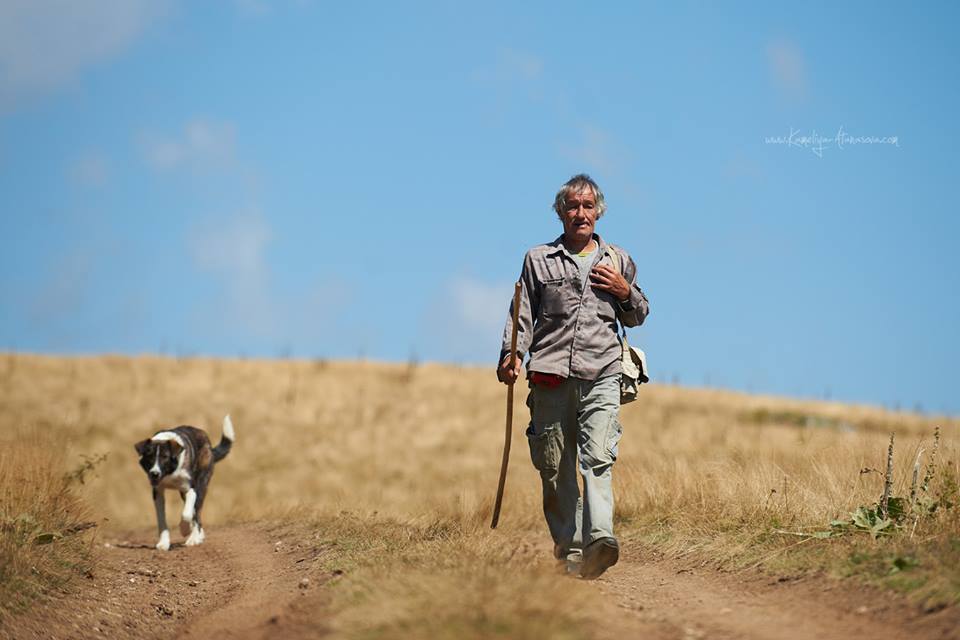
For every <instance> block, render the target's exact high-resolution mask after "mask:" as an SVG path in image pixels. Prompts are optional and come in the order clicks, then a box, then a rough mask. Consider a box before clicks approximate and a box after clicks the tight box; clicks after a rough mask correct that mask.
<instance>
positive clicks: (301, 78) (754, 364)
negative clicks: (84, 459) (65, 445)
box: [0, 0, 960, 413]
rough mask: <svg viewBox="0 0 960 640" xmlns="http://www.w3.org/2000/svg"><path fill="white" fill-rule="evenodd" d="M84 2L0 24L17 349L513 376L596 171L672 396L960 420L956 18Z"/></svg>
mask: <svg viewBox="0 0 960 640" xmlns="http://www.w3.org/2000/svg"><path fill="white" fill-rule="evenodd" d="M82 4H83V3H73V2H27V1H14V2H6V3H4V4H3V5H2V7H0V232H2V234H3V237H4V238H5V239H6V243H5V244H6V245H7V246H6V248H5V251H3V252H2V254H0V295H2V298H3V301H4V302H3V307H4V312H3V314H2V315H0V348H2V349H7V350H15V351H29V352H43V353H100V352H121V353H130V354H137V353H146V352H162V353H168V354H212V355H224V356H236V355H245V356H264V357H276V356H280V355H293V356H297V357H332V358H353V357H357V356H364V357H367V358H374V359H384V360H396V361H405V360H407V359H409V358H411V357H415V358H417V359H419V360H439V361H447V362H456V363H482V364H489V365H491V366H492V362H493V361H494V360H495V358H496V354H497V351H498V346H499V339H500V332H501V327H502V323H503V318H504V315H505V312H506V311H505V310H506V306H507V304H508V301H509V296H510V291H511V283H512V281H513V280H514V279H515V278H516V276H517V274H518V272H519V269H520V265H521V260H522V256H523V253H524V251H525V250H526V249H527V248H529V247H530V246H532V245H534V244H537V243H540V242H544V241H548V240H552V239H553V238H554V237H556V236H557V235H558V234H559V232H560V225H559V222H558V221H557V220H556V218H555V216H554V215H553V214H552V212H551V210H550V203H551V201H552V198H553V195H554V193H555V192H556V190H557V188H558V187H559V185H560V184H562V183H563V182H564V181H565V180H566V179H567V178H568V177H569V176H571V175H572V174H574V173H578V172H581V171H586V172H589V173H590V174H591V175H593V176H594V177H595V178H596V179H597V180H598V181H599V182H600V184H601V186H602V187H603V188H604V191H605V192H606V195H607V201H608V205H609V211H608V213H607V215H606V216H605V217H604V218H603V219H602V220H601V221H600V222H599V224H598V227H597V228H598V231H599V232H600V234H601V235H603V236H604V238H606V239H607V240H609V241H613V242H616V243H618V244H620V245H622V246H624V247H625V248H626V249H627V250H628V251H630V252H631V254H632V255H633V256H634V258H635V260H636V262H637V264H638V266H639V274H640V275H639V281H640V284H641V286H642V287H643V289H644V290H645V291H646V292H647V294H648V296H649V298H650V301H651V315H650V318H649V319H648V322H647V324H646V325H644V326H643V327H641V328H639V329H635V330H632V331H631V338H632V340H633V341H634V342H637V343H640V344H641V345H642V346H643V347H644V348H645V350H646V351H647V353H648V357H649V359H650V364H651V368H652V373H653V376H654V378H655V379H658V380H661V381H666V382H670V381H678V382H680V383H681V384H689V385H697V386H700V385H709V386H720V387H727V388H733V389H741V390H745V391H751V392H764V393H774V394H785V395H793V396H801V397H825V396H826V397H831V398H833V399H838V400H844V401H851V402H867V403H873V404H882V405H885V406H888V407H902V408H904V409H912V408H914V407H920V408H922V409H923V410H925V411H932V412H948V413H958V412H960V398H958V395H957V388H958V386H957V375H956V373H955V367H956V363H957V362H960V340H958V338H957V330H956V328H957V327H958V326H960V301H958V281H960V278H958V276H960V257H958V251H957V239H958V237H960V223H958V220H957V213H958V211H957V209H958V207H957V201H958V199H957V196H956V190H955V189H956V185H957V184H958V183H960V180H958V178H960V175H958V172H960V169H958V163H957V162H956V148H955V145H956V144H957V141H958V140H960V135H958V134H960V131H958V128H960V125H958V123H957V118H956V115H955V114H957V113H960V82H958V80H960V77H958V75H960V64H958V62H960V48H958V44H957V40H956V38H955V34H954V33H953V27H954V25H956V24H957V19H958V17H960V16H958V10H957V9H956V8H955V5H953V4H948V3H945V2H944V3H930V4H925V5H924V6H923V7H920V8H916V7H909V6H906V5H893V4H892V3H891V4H887V3H859V4H854V3H843V4H842V5H836V4H827V3H822V4H815V3H805V4H804V5H803V6H802V7H788V6H787V5H785V4H782V5H781V4H774V3H757V4H754V5H751V4H746V3H743V4H730V5H728V6H726V7H718V6H712V5H709V6H708V5H706V3H691V4H683V3H669V4H667V3H663V4H641V3H605V4H603V5H602V6H599V7H598V6H593V7H587V6H585V5H578V4H569V3H567V4H564V3H555V2H553V3H549V4H548V3H524V5H523V6H522V7H516V6H513V5H515V4H518V3H502V4H498V3H484V6H483V8H480V7H479V5H477V4H475V3H473V4H467V3H449V2H438V3H416V4H410V5H406V6H402V7H401V6H400V5H399V4H394V3H336V4H334V3H330V4H327V3H322V2H308V1H301V2H280V1H277V2H271V1H267V0H263V1H256V0H248V1H246V2H227V1H223V2H203V3H199V2H198V3H187V2H176V1H172V0H169V1H166V2H155V1H150V2H148V1H146V0H129V1H126V0H125V1H120V0H113V1H106V0H105V1H103V2H97V3H87V6H81V5H82ZM347 5H349V6H347ZM841 130H842V131H843V132H844V133H845V136H844V137H843V140H844V144H843V145H842V148H841V146H840V145H838V144H837V142H836V140H835V138H836V137H837V133H838V131H841ZM791 134H792V135H793V138H792V139H793V142H794V143H793V144H783V142H784V140H785V139H788V138H789V137H790V136H791ZM814 136H817V137H818V138H819V140H817V141H816V142H815V143H807V142H805V141H804V138H811V139H812V138H814ZM846 136H849V137H846Z"/></svg>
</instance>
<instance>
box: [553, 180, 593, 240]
mask: <svg viewBox="0 0 960 640" xmlns="http://www.w3.org/2000/svg"><path fill="white" fill-rule="evenodd" d="M560 220H561V221H562V222H563V235H564V236H565V237H566V238H567V239H568V240H583V241H587V242H589V241H590V238H591V237H592V236H593V229H594V227H595V226H596V224H597V199H596V198H595V197H594V195H593V189H591V188H590V187H584V188H583V189H582V190H581V191H579V192H576V193H569V194H567V202H566V205H565V206H564V210H563V211H561V212H560Z"/></svg>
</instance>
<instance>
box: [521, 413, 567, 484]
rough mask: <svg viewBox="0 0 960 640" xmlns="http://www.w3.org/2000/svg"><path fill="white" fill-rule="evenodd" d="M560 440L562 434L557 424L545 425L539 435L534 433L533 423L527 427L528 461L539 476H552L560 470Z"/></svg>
mask: <svg viewBox="0 0 960 640" xmlns="http://www.w3.org/2000/svg"><path fill="white" fill-rule="evenodd" d="M562 438H563V432H562V431H561V430H560V424H559V423H557V424H550V425H547V426H546V427H545V428H544V429H543V431H542V432H540V433H536V430H535V429H534V427H533V423H531V424H530V426H529V427H527V442H528V443H529V444H530V460H531V461H533V466H534V467H536V469H537V471H539V472H540V473H541V474H544V475H546V476H552V475H553V474H555V473H556V472H557V470H558V469H559V468H560V454H561V453H562V446H563V444H562Z"/></svg>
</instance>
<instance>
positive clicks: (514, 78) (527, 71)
mask: <svg viewBox="0 0 960 640" xmlns="http://www.w3.org/2000/svg"><path fill="white" fill-rule="evenodd" d="M542 74H543V60H542V59H541V58H540V57H539V56H536V55H534V54H532V53H530V52H527V51H521V50H519V49H510V48H506V47H502V48H500V49H498V50H497V53H496V57H495V58H494V59H493V61H492V62H491V64H489V65H487V66H485V67H482V68H480V69H477V70H476V71H474V73H473V78H474V80H476V81H479V82H481V83H484V84H493V85H498V86H501V87H503V86H505V85H512V84H517V83H520V84H527V83H531V82H533V81H535V80H538V79H539V78H540V76H541V75H542Z"/></svg>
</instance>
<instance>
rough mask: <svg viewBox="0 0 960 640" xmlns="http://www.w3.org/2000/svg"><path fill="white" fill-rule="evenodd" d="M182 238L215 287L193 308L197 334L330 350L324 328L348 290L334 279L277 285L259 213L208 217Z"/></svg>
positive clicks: (341, 305) (346, 298)
mask: <svg viewBox="0 0 960 640" xmlns="http://www.w3.org/2000/svg"><path fill="white" fill-rule="evenodd" d="M186 240H187V248H188V252H189V255H190V257H191V259H192V262H193V264H194V266H195V267H196V268H197V269H198V270H199V271H200V272H201V273H204V274H206V275H208V276H210V277H212V279H213V281H214V283H215V284H216V285H217V287H218V290H217V292H216V293H215V294H214V295H213V296H211V297H210V298H209V299H208V300H206V301H205V302H204V303H203V304H201V305H200V307H199V308H198V309H197V318H198V320H199V322H200V326H199V327H197V330H198V331H199V332H200V333H201V334H203V333H205V332H211V333H215V334H216V335H218V336H221V335H223V334H228V335H232V336H235V337H239V338H242V339H244V340H251V341H252V342H251V344H260V345H261V346H263V345H267V346H268V347H272V348H277V349H293V348H296V349H300V350H301V352H307V353H309V352H310V351H311V350H314V351H316V350H317V349H321V350H322V349H323V348H329V340H330V338H329V335H328V334H327V333H325V332H324V329H325V328H327V327H329V326H332V325H335V324H336V323H337V321H338V317H337V314H342V313H343V312H344V310H345V308H346V306H347V302H349V299H350V293H349V288H348V287H347V285H346V284H345V283H344V282H342V281H341V280H339V279H337V278H336V277H328V278H325V279H315V280H313V281H312V282H309V283H307V284H305V285H302V286H299V287H296V288H295V289H294V290H290V289H289V288H284V287H283V286H282V284H283V283H278V282H276V278H275V274H274V273H273V269H272V268H271V264H270V260H269V256H268V249H269V246H270V244H271V242H272V240H273V231H272V229H271V227H270V225H269V224H268V222H267V220H266V218H265V217H264V216H263V215H262V214H261V213H260V211H259V210H257V209H255V208H251V209H248V210H246V211H242V212H240V213H238V214H236V215H234V216H231V217H229V218H225V219H224V218H220V219H209V220H207V221H205V222H204V223H202V224H200V225H197V226H195V227H194V228H192V229H191V230H190V231H189V232H188V235H187V239H186ZM304 350H305V351H304Z"/></svg>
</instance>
